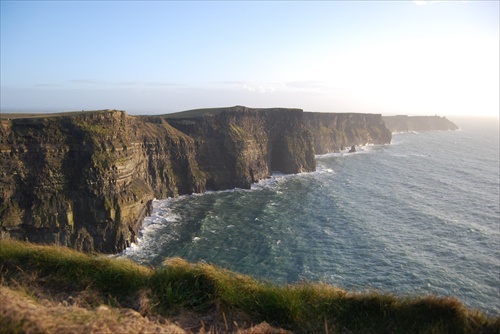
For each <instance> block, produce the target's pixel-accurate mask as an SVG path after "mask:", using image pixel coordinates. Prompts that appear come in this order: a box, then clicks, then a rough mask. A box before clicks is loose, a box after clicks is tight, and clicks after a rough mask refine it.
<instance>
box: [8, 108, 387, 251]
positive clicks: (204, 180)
mask: <svg viewBox="0 0 500 334" xmlns="http://www.w3.org/2000/svg"><path fill="white" fill-rule="evenodd" d="M0 125H1V127H0V185H1V188H0V196H1V197H0V227H1V228H0V238H4V239H8V238H13V239H21V240H28V241H32V242H40V243H54V244H59V245H64V246H70V247H73V248H76V249H78V250H83V251H99V252H107V253H116V252H119V251H121V250H123V249H124V248H126V247H127V246H129V245H130V243H131V242H133V241H135V240H136V237H137V235H138V231H139V229H140V228H141V226H142V222H143V219H144V217H145V216H146V215H149V214H150V213H151V210H152V200H153V199H154V198H166V197H173V196H178V195H182V194H191V193H201V192H204V191H206V190H207V189H212V190H222V189H231V188H250V186H251V184H252V183H254V182H258V181H259V180H262V179H265V178H268V177H270V176H271V173H272V171H281V172H283V173H287V174H289V173H301V172H310V171H314V170H315V169H316V162H315V158H314V155H315V153H318V154H321V153H326V152H334V151H338V150H341V149H343V148H344V147H350V146H351V145H365V144H368V143H374V144H384V143H389V142H390V140H391V134H390V132H389V130H388V129H387V128H385V125H384V123H383V122H382V119H381V116H380V115H369V114H321V113H304V112H303V111H302V110H300V109H282V108H274V109H251V108H246V107H241V106H236V107H230V108H218V109H200V110H191V111H186V112H181V113H175V114H168V115H161V116H130V115H127V114H126V113H125V112H124V111H118V110H105V111H95V112H79V113H64V114H51V115H42V116H40V115H37V116H36V117H31V116H29V115H28V117H26V115H25V116H22V115H13V116H12V117H11V119H9V118H7V117H5V116H4V117H2V118H0ZM315 150H316V151H315Z"/></svg>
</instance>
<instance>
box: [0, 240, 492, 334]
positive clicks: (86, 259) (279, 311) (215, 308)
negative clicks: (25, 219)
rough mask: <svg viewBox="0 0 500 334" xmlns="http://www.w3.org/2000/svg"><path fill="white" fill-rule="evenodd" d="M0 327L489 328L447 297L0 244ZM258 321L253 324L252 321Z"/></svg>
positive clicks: (239, 330) (471, 330) (18, 329)
mask: <svg viewBox="0 0 500 334" xmlns="http://www.w3.org/2000/svg"><path fill="white" fill-rule="evenodd" d="M0 298H1V303H0V333H35V332H36V333H38V332H45V333H59V332H94V333H115V332H120V333H137V332H142V333H154V332H162V333H185V332H187V333H194V332H198V333H207V332H211V333H226V332H237V333H283V332H286V331H292V332H294V333H499V332H500V317H499V316H496V317H488V316H486V315H485V314H483V313H481V312H479V311H476V310H470V309H467V308H466V307H465V306H464V305H463V304H462V303H460V302H459V301H458V300H457V299H455V298H444V297H436V296H419V297H397V296H393V295H390V294H381V293H376V292H370V293H349V292H346V291H343V290H341V289H338V288H335V287H333V286H330V285H326V284H321V283H298V284H293V285H284V286H279V285H274V284H271V283H267V282H262V281H258V280H255V279H253V278H251V277H248V276H244V275H240V274H237V273H234V272H231V271H228V270H225V269H222V268H219V267H216V266H214V265H209V264H205V263H198V264H190V263H188V262H186V261H184V260H182V259H179V258H174V259H169V260H166V261H165V262H164V265H163V266H161V267H159V268H156V269H151V268H147V267H144V266H140V265H138V264H135V263H133V262H131V261H129V260H121V259H112V258H109V257H106V256H103V255H88V254H83V253H79V252H77V251H74V250H70V249H68V248H64V247H58V246H40V245H35V244H30V243H25V242H19V241H7V240H4V241H0ZM256 324H259V325H257V326H254V325H256Z"/></svg>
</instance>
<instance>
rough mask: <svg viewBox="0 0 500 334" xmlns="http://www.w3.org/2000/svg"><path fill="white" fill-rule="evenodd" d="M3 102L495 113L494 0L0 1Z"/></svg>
mask: <svg viewBox="0 0 500 334" xmlns="http://www.w3.org/2000/svg"><path fill="white" fill-rule="evenodd" d="M0 4H1V40H0V41H1V105H0V107H1V109H2V111H8V110H29V111H32V110H40V111H64V110H83V109H85V110H91V109H107V108H116V109H123V110H127V111H128V112H130V113H135V114H144V113H168V112H174V111H181V110H187V109H194V108H204V107H219V106H232V105H245V106H249V107H295V108H302V109H304V110H307V111H324V112H369V113H382V114H387V115H389V114H429V115H434V114H439V115H466V114H474V115H496V116H498V114H499V100H500V97H499V91H500V87H499V75H500V74H499V72H500V70H499V62H500V58H499V48H500V47H499V44H500V37H499V15H500V14H499V12H500V10H499V2H498V1H457V2H451V1H386V2H382V1H381V2H378V1H366V2H365V1H345V2H343V1H332V2H313V1H305V2H300V1H295V2H286V1H276V2H257V1H255V2H254V1H249V2H236V1H234V2H231V1H220V2H212V1H191V2H173V1H172V2H171V1H152V2H147V1H141V2H135V1H106V2H105V1H101V2H99V1H88V2H86V1H79V2H76V1H52V2H49V1H47V2H46V1H32V2H30V1H1V2H0Z"/></svg>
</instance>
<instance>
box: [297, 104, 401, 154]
mask: <svg viewBox="0 0 500 334" xmlns="http://www.w3.org/2000/svg"><path fill="white" fill-rule="evenodd" d="M304 122H305V124H306V127H307V129H308V130H309V131H310V132H311V134H312V136H313V141H314V150H315V153H316V154H325V153H330V152H339V151H341V150H343V149H345V148H347V147H352V146H353V145H357V146H362V145H367V144H379V145H382V144H389V143H390V142H391V139H392V136H391V132H390V131H389V130H388V129H387V128H386V126H385V124H384V122H383V120H382V116H381V115H379V114H357V113H318V112H306V113H304Z"/></svg>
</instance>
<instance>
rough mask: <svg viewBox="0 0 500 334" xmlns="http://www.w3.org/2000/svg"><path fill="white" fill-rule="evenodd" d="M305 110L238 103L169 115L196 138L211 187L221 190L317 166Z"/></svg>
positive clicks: (198, 151)
mask: <svg viewBox="0 0 500 334" xmlns="http://www.w3.org/2000/svg"><path fill="white" fill-rule="evenodd" d="M302 115H303V112H302V110H300V109H250V108H245V107H234V108H229V109H228V110H226V111H224V112H222V113H218V114H215V115H210V114H207V115H205V116H203V117H196V118H192V117H190V118H182V117H176V118H168V119H167V120H168V122H169V123H170V124H171V125H172V126H173V127H175V128H177V129H178V130H180V131H181V132H183V133H186V134H188V135H189V136H190V137H192V138H194V140H195V143H196V151H197V161H198V162H199V164H200V167H201V168H202V169H203V170H204V171H206V175H207V187H208V188H209V189H213V190H219V189H228V188H234V187H239V188H249V187H250V185H251V183H254V182H256V181H258V180H261V179H263V178H267V177H269V176H270V175H271V172H272V171H280V172H283V173H286V174H291V173H300V172H309V171H314V170H315V169H316V162H315V159H314V149H313V147H312V142H311V138H310V134H309V132H308V131H307V130H306V129H305V127H304V123H303V119H302Z"/></svg>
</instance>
